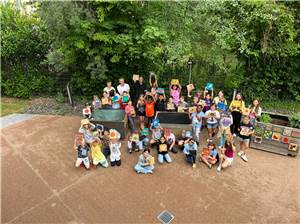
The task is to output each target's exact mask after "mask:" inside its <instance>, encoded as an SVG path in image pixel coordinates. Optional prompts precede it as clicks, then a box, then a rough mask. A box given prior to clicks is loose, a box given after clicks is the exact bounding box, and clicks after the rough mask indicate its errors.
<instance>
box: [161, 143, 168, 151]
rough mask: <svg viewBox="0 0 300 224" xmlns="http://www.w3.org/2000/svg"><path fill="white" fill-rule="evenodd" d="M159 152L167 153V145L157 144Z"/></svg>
mask: <svg viewBox="0 0 300 224" xmlns="http://www.w3.org/2000/svg"><path fill="white" fill-rule="evenodd" d="M159 151H160V152H167V151H168V146H167V144H159Z"/></svg>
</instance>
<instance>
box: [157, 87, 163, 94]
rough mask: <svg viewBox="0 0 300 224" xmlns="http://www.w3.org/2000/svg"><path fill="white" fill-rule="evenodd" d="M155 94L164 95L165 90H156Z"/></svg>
mask: <svg viewBox="0 0 300 224" xmlns="http://www.w3.org/2000/svg"><path fill="white" fill-rule="evenodd" d="M156 93H157V94H160V95H164V94H165V89H164V88H157V89H156Z"/></svg>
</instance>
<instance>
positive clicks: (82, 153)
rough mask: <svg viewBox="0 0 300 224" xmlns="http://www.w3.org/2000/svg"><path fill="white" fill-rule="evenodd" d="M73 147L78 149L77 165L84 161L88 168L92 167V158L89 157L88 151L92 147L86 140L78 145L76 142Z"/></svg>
mask: <svg viewBox="0 0 300 224" xmlns="http://www.w3.org/2000/svg"><path fill="white" fill-rule="evenodd" d="M73 148H74V149H75V150H77V159H76V162H75V167H79V166H80V165H81V164H82V163H83V164H84V166H85V168H86V169H90V160H89V157H88V152H89V150H90V149H89V147H88V145H87V144H86V143H85V141H84V140H82V141H81V142H80V144H79V145H77V144H76V142H75V143H74V146H73Z"/></svg>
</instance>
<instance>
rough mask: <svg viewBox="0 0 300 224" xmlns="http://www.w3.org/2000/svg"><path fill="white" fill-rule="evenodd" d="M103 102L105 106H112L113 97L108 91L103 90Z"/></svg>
mask: <svg viewBox="0 0 300 224" xmlns="http://www.w3.org/2000/svg"><path fill="white" fill-rule="evenodd" d="M101 103H102V107H103V108H110V107H111V99H110V98H109V95H108V93H107V92H103V96H102V98H101Z"/></svg>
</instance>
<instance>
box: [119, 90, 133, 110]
mask: <svg viewBox="0 0 300 224" xmlns="http://www.w3.org/2000/svg"><path fill="white" fill-rule="evenodd" d="M130 100H131V99H130V96H129V93H128V92H127V91H124V92H123V95H122V96H121V109H123V110H124V109H125V107H126V106H127V104H128V102H129V101H130Z"/></svg>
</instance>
